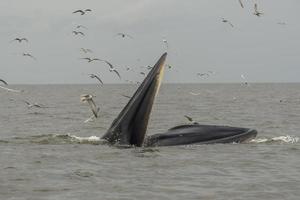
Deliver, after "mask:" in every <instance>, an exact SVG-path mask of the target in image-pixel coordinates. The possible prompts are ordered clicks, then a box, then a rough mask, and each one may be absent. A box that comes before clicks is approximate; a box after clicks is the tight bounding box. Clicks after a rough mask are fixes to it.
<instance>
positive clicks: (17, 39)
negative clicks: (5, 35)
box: [11, 38, 28, 43]
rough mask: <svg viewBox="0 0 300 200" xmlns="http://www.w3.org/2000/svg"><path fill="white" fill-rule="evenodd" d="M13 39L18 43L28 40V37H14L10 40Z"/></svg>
mask: <svg viewBox="0 0 300 200" xmlns="http://www.w3.org/2000/svg"><path fill="white" fill-rule="evenodd" d="M13 41H18V42H19V43H21V42H22V41H25V42H28V39H27V38H15V39H13V40H12V41H11V42H13Z"/></svg>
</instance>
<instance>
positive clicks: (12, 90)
mask: <svg viewBox="0 0 300 200" xmlns="http://www.w3.org/2000/svg"><path fill="white" fill-rule="evenodd" d="M0 88H1V89H4V90H6V91H8V92H23V90H14V89H10V88H7V87H3V86H1V85H0Z"/></svg>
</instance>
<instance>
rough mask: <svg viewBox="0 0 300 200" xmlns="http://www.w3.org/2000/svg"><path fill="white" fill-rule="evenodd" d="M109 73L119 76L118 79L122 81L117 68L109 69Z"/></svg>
mask: <svg viewBox="0 0 300 200" xmlns="http://www.w3.org/2000/svg"><path fill="white" fill-rule="evenodd" d="M109 71H110V72H115V73H116V74H117V75H118V77H119V78H120V79H121V76H120V74H119V72H118V71H117V70H116V69H115V68H109Z"/></svg>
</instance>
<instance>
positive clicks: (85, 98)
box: [0, 0, 285, 123]
mask: <svg viewBox="0 0 300 200" xmlns="http://www.w3.org/2000/svg"><path fill="white" fill-rule="evenodd" d="M238 2H239V4H240V6H241V7H242V8H244V4H243V2H242V0H238ZM90 12H92V9H89V8H88V9H79V10H75V11H74V12H72V13H73V14H74V15H76V14H80V15H86V14H88V13H90ZM253 14H254V15H255V16H257V17H261V16H262V15H263V12H261V11H260V10H259V9H258V4H257V3H255V4H254V12H253ZM222 22H223V23H227V24H229V25H230V26H231V27H234V25H233V23H232V22H231V21H229V20H228V19H225V18H222ZM280 23H282V25H283V24H284V25H285V23H284V22H280ZM84 29H88V28H87V27H86V26H84V25H77V26H76V29H75V30H73V31H72V34H73V35H74V36H82V37H83V36H85V33H84V31H83V30H84ZM115 36H116V37H121V38H123V39H125V38H128V39H134V37H133V36H131V35H129V34H127V33H122V32H120V33H117V34H116V35H115ZM10 42H17V43H23V42H26V43H28V42H29V40H28V39H27V38H25V37H16V38H14V39H13V40H11V41H10ZM162 42H163V44H164V45H165V47H166V49H168V48H169V43H168V41H167V39H165V38H163V40H162ZM80 50H81V51H82V52H83V53H84V54H86V55H88V54H91V53H93V51H92V50H91V49H88V48H81V49H80ZM22 56H24V57H29V58H31V59H33V60H37V59H36V57H34V56H33V55H32V54H31V53H27V52H26V53H22ZM80 59H81V60H86V61H87V63H92V62H103V63H104V64H106V65H107V66H108V67H109V71H110V72H112V73H114V74H115V75H116V76H118V78H119V79H121V75H120V73H119V71H118V70H117V68H116V67H115V66H114V65H113V64H112V63H111V62H110V61H108V60H105V59H101V58H96V57H88V56H87V57H83V58H80ZM166 67H167V68H168V69H171V68H172V66H171V65H169V64H166ZM144 68H146V69H147V70H151V68H152V67H151V66H147V67H144ZM130 70H132V69H131V68H130V67H126V71H130ZM139 74H140V75H142V76H146V73H145V72H144V71H141V72H139ZM214 74H215V72H213V71H207V72H199V73H196V75H197V76H198V77H200V78H208V77H210V76H212V75H214ZM89 77H90V78H92V79H96V80H97V81H98V82H99V84H101V85H103V84H104V82H103V81H102V80H101V78H100V76H99V75H97V74H94V73H91V74H89ZM241 78H242V79H243V80H244V84H245V85H247V84H248V83H247V81H246V78H245V76H244V75H243V74H242V75H241ZM125 81H126V82H129V83H134V81H130V80H125ZM0 82H1V83H2V85H0V89H4V90H6V91H8V92H22V91H23V90H15V89H11V88H8V87H6V86H7V85H8V83H7V82H6V81H5V80H3V79H0ZM135 83H137V84H140V82H138V81H137V82H135ZM3 85H4V86H3ZM190 94H191V95H199V94H198V93H192V92H191V93H190ZM122 96H124V97H126V98H130V96H127V95H123V94H122ZM80 100H81V102H83V103H87V104H88V105H89V107H90V109H91V111H92V113H93V115H92V116H91V117H90V118H88V119H87V120H85V122H89V121H92V120H93V119H95V118H98V116H99V111H100V108H99V107H97V106H96V104H95V102H94V100H93V95H90V94H83V95H81V97H80ZM23 102H24V103H25V104H26V105H27V107H28V108H33V107H35V108H46V107H45V106H43V105H41V104H38V103H30V102H28V101H25V100H23ZM184 117H185V118H186V119H187V120H188V121H189V122H191V123H196V122H194V121H193V119H192V118H191V117H189V116H187V115H185V116H184Z"/></svg>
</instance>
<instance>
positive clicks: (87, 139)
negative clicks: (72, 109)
mask: <svg viewBox="0 0 300 200" xmlns="http://www.w3.org/2000/svg"><path fill="white" fill-rule="evenodd" d="M70 137H71V139H72V140H75V141H77V142H80V143H90V142H91V143H93V142H100V141H101V138H100V137H97V136H94V135H93V136H90V137H78V136H75V135H70Z"/></svg>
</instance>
